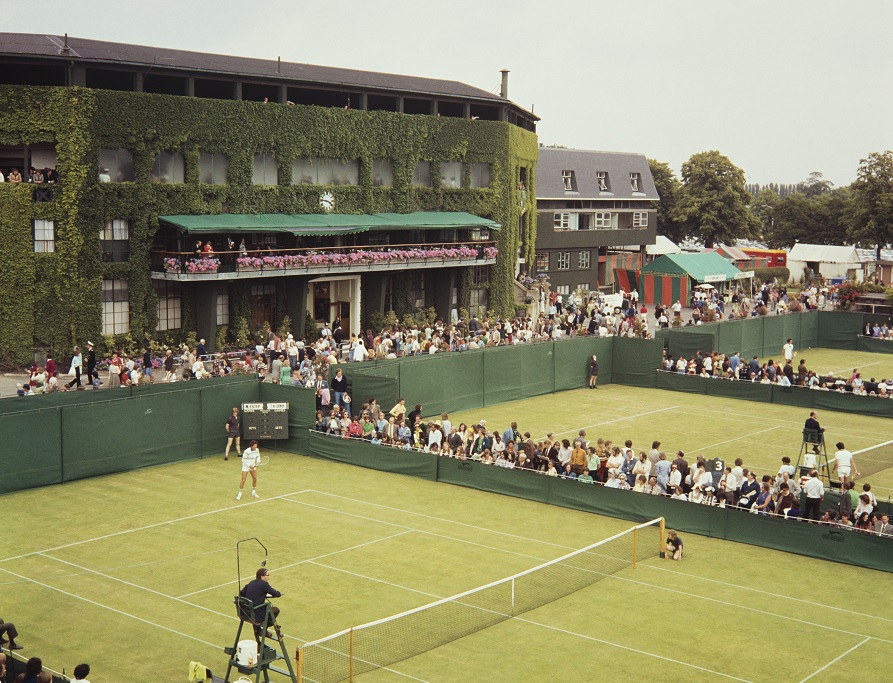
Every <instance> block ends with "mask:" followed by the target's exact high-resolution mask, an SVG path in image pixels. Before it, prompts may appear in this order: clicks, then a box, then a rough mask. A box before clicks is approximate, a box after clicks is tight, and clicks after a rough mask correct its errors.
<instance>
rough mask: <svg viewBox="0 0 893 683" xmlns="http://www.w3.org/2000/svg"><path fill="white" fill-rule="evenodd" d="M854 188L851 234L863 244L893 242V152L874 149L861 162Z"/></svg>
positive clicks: (875, 244) (878, 249)
mask: <svg viewBox="0 0 893 683" xmlns="http://www.w3.org/2000/svg"><path fill="white" fill-rule="evenodd" d="M851 189H852V199H853V203H852V228H851V232H850V235H851V236H852V237H853V238H854V239H855V240H856V241H857V242H859V243H860V244H862V245H871V246H873V247H874V248H875V251H876V254H877V258H878V259H880V257H881V249H882V248H883V247H884V246H886V245H887V244H889V243H890V242H891V241H893V152H891V151H890V150H887V151H886V152H872V153H871V154H869V155H868V158H867V159H862V160H861V161H860V162H859V171H858V172H857V174H856V182H854V183H853V184H852V186H851Z"/></svg>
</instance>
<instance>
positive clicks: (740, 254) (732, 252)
mask: <svg viewBox="0 0 893 683" xmlns="http://www.w3.org/2000/svg"><path fill="white" fill-rule="evenodd" d="M715 251H716V253H718V254H719V255H720V256H723V255H724V256H726V257H727V258H729V259H731V260H732V261H750V260H751V259H752V258H753V256H751V255H750V254H746V253H744V251H742V250H741V249H740V248H739V247H727V246H726V245H724V244H720V245H719V246H718V247H716V249H715Z"/></svg>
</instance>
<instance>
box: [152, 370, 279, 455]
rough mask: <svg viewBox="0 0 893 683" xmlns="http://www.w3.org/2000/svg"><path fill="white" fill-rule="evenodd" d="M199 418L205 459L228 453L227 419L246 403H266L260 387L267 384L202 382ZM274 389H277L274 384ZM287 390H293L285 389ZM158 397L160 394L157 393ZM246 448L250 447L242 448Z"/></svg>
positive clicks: (202, 452)
mask: <svg viewBox="0 0 893 683" xmlns="http://www.w3.org/2000/svg"><path fill="white" fill-rule="evenodd" d="M189 384H192V383H191V382H190V383H189ZM195 384H197V385H198V390H199V391H200V394H199V415H200V416H201V435H202V439H201V450H200V451H199V453H198V455H201V456H202V457H205V456H210V455H223V453H224V451H225V450H226V439H227V432H226V429H225V426H226V420H227V418H229V416H230V415H231V414H232V410H233V408H239V409H240V410H241V407H242V404H243V403H250V402H252V401H257V400H264V399H259V398H258V396H259V391H260V386H261V385H262V384H266V382H263V383H261V382H258V381H257V380H254V381H252V382H249V383H247V384H246V383H245V382H232V383H229V382H219V383H218V382H212V381H210V380H208V381H199V382H195ZM270 386H273V385H272V384H271V385H270ZM283 388H285V389H286V390H287V389H291V388H292V387H283ZM155 396H158V394H155ZM169 396H171V394H162V395H160V396H159V398H161V399H166V398H168V397H169ZM242 447H243V448H246V447H247V446H246V445H243V446H242Z"/></svg>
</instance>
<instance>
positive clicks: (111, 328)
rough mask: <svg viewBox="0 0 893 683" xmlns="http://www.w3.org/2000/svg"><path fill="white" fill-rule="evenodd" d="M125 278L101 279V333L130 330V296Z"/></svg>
mask: <svg viewBox="0 0 893 683" xmlns="http://www.w3.org/2000/svg"><path fill="white" fill-rule="evenodd" d="M129 296H130V295H129V292H128V289H127V280H103V281H102V333H103V334H127V333H128V332H130V298H129Z"/></svg>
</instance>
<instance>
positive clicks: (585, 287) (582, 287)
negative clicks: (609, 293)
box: [577, 282, 590, 294]
mask: <svg viewBox="0 0 893 683" xmlns="http://www.w3.org/2000/svg"><path fill="white" fill-rule="evenodd" d="M577 291H578V292H580V293H581V294H588V293H589V291H590V290H589V283H588V282H581V283H580V284H578V285H577Z"/></svg>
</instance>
